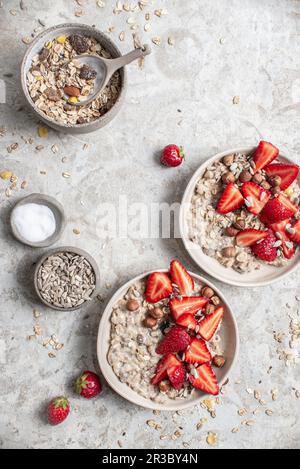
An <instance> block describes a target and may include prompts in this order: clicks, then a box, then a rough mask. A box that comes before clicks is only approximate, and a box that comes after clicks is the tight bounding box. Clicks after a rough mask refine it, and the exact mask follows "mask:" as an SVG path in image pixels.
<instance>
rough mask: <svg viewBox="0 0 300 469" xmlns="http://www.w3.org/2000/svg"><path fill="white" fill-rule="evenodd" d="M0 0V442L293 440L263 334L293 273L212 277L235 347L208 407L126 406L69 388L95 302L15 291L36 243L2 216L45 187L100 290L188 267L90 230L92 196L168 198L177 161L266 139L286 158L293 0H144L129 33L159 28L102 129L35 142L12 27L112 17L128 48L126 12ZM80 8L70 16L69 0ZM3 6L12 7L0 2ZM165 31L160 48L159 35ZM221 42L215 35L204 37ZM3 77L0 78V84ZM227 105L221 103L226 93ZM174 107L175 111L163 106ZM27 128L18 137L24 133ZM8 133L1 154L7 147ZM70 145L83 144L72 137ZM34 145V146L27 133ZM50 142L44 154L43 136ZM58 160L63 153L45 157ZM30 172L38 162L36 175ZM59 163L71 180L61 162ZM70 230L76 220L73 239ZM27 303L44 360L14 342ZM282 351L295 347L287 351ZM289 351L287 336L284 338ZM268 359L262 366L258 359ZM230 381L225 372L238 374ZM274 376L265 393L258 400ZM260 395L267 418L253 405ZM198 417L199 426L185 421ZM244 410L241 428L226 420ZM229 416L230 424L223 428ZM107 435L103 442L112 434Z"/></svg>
mask: <svg viewBox="0 0 300 469" xmlns="http://www.w3.org/2000/svg"><path fill="white" fill-rule="evenodd" d="M0 3H2V4H3V5H2V8H1V9H0V35H1V52H0V54H1V55H0V59H1V60H0V78H1V79H4V81H5V83H6V88H7V104H0V127H1V126H5V127H6V129H7V132H6V134H5V136H4V137H2V138H1V139H0V144H1V146H0V155H1V169H9V170H12V171H14V173H15V174H16V175H17V176H19V178H20V181H22V180H23V179H26V180H27V181H28V183H29V185H28V188H27V189H26V190H24V191H22V190H21V189H20V190H19V191H17V192H16V191H15V192H14V193H13V195H12V196H11V197H10V198H7V197H6V196H5V194H4V192H5V188H6V187H7V183H5V182H4V181H0V192H1V195H0V213H1V220H0V235H1V237H0V243H1V244H0V246H1V248H0V258H1V269H0V285H1V286H0V288H1V294H0V312H1V316H0V321H1V335H0V372H1V385H0V393H1V404H0V405H1V422H0V445H1V446H2V447H3V448H21V447H27V448H56V447H57V448H66V447H68V448H114V447H119V445H120V444H121V445H122V446H123V447H124V448H134V447H136V448H138V447H139V448H167V447H172V448H182V447H183V444H184V443H187V444H189V445H190V447H192V448H207V447H208V445H207V443H206V436H207V432H208V431H212V432H215V433H216V434H217V435H218V444H217V447H220V448H248V447H250V448H255V447H262V448H275V447H280V448H293V447H294V448H295V447H298V448H299V446H300V425H299V407H300V406H299V403H300V400H299V399H298V400H297V399H296V397H295V390H293V388H297V386H298V388H299V386H300V385H299V377H300V369H299V364H298V365H293V366H290V367H286V366H285V364H284V362H283V361H280V360H279V359H278V353H277V349H278V348H288V345H287V341H288V337H286V339H285V343H284V344H282V345H280V344H278V343H276V342H275V341H274V338H273V331H277V332H278V331H284V332H285V333H288V329H289V315H290V314H296V311H297V308H299V307H300V305H299V303H298V304H297V301H296V299H295V296H296V295H297V294H298V295H299V294H300V286H299V271H298V272H295V273H294V274H293V275H291V276H290V277H288V278H287V279H286V280H284V281H283V282H279V283H277V284H274V285H273V286H270V287H267V288H263V289H258V288H257V289H252V290H245V289H239V288H233V287H229V286H225V285H219V286H221V287H222V289H223V291H224V293H225V294H227V295H228V299H229V300H230V301H231V303H232V305H233V307H234V310H235V313H236V317H237V320H238V324H239V328H240V337H241V352H240V358H239V362H238V366H237V368H236V370H235V372H234V373H233V375H232V376H231V377H230V382H229V384H228V386H227V388H226V394H225V395H224V396H222V398H221V400H222V404H221V405H220V406H217V416H216V418H215V419H211V418H210V416H209V414H208V413H207V412H206V410H204V409H202V408H200V407H199V408H194V409H191V410H190V411H186V412H185V413H184V414H183V415H172V414H168V413H165V414H161V415H159V416H153V415H152V413H151V412H150V411H147V410H143V409H140V408H137V407H135V406H133V405H131V404H129V403H127V402H126V401H125V400H124V399H122V398H120V397H119V396H117V395H116V394H115V393H114V392H113V391H112V390H111V389H110V388H108V387H107V386H105V390H104V392H103V394H102V396H101V397H100V398H98V399H96V400H94V401H93V402H88V401H84V400H81V399H78V398H77V397H76V396H74V395H73V393H72V390H71V387H70V383H71V382H72V379H73V378H74V376H76V374H78V373H79V372H80V371H81V370H82V369H83V368H94V367H95V368H96V369H97V360H96V348H95V343H96V335H97V328H98V323H99V319H100V317H101V310H102V309H103V305H101V304H99V303H97V302H95V303H93V304H92V305H90V306H89V308H88V309H86V310H82V311H80V312H75V313H70V314H68V313H66V314H62V313H55V312H52V311H49V310H46V309H45V308H43V307H41V306H40V305H39V304H38V303H37V302H36V299H35V297H34V295H33V294H32V292H31V282H30V277H29V276H28V269H29V268H30V266H31V265H32V263H33V262H34V260H35V259H36V258H37V256H38V254H39V253H38V252H37V251H35V250H33V249H30V248H26V247H24V246H22V245H20V244H18V243H16V242H15V241H14V240H13V239H12V237H11V235H10V234H9V231H8V227H7V215H8V213H9V210H10V208H11V207H12V205H13V204H14V202H15V201H16V200H18V198H19V197H21V195H25V194H28V193H30V192H44V193H47V194H50V195H53V196H55V197H57V198H58V200H60V201H61V202H62V203H63V204H64V205H65V208H66V211H67V215H68V226H67V229H66V231H65V233H64V235H63V238H62V240H61V242H60V243H61V244H73V245H76V246H81V247H83V248H87V249H88V250H89V251H90V252H91V253H92V254H93V255H94V256H95V257H96V259H97V261H98V263H99V266H100V269H101V276H102V286H101V293H102V295H103V296H104V298H105V300H106V299H108V298H109V297H110V295H111V294H112V293H113V291H114V290H115V289H116V287H117V286H119V285H121V284H122V283H123V282H124V281H126V280H127V279H129V278H130V277H132V276H134V275H136V274H139V273H140V272H141V271H146V270H149V269H154V268H157V267H165V266H167V265H168V262H169V260H170V258H172V257H174V256H178V257H179V258H180V259H181V260H182V261H184V262H185V264H186V265H187V266H188V267H190V268H191V269H194V270H195V271H197V268H196V267H195V266H194V265H192V264H191V262H190V260H189V258H188V256H187V254H186V253H185V252H184V250H183V248H182V245H181V243H180V242H179V241H178V240H175V239H170V240H151V239H149V240H148V239H146V240H145V239H112V240H107V241H106V242H104V240H101V239H98V237H97V235H96V230H95V224H96V220H97V215H98V210H99V204H100V202H102V201H111V202H113V203H117V201H118V197H119V195H121V194H126V195H127V196H128V199H129V202H135V201H144V202H145V203H147V204H150V202H163V201H166V202H173V201H180V199H181V196H182V193H183V190H184V188H185V186H186V184H187V182H188V180H189V178H190V177H191V175H192V174H193V171H194V170H195V169H196V168H197V167H198V166H199V165H200V163H201V162H202V161H204V160H205V159H206V158H208V157H209V156H211V155H213V154H214V153H216V152H219V151H223V150H225V149H227V148H232V147H234V146H239V145H248V144H253V143H255V142H257V141H258V140H259V139H260V138H261V137H264V138H266V139H270V140H272V141H273V142H274V143H275V144H277V145H278V146H279V147H280V148H281V149H282V150H284V151H286V152H287V153H288V154H290V156H291V157H293V158H294V159H295V161H297V162H298V163H300V157H299V152H300V137H299V126H300V114H299V109H300V69H299V53H300V46H299V44H300V41H299V34H300V2H299V1H296V0H281V1H279V0H263V1H261V0H230V1H229V0H217V1H214V2H212V1H211V0H187V1H185V2H183V1H180V0H165V1H163V0H161V1H159V0H157V1H153V2H152V4H153V6H151V7H149V9H147V10H146V11H148V10H149V11H152V10H153V9H154V8H155V7H156V8H159V7H165V8H167V9H168V11H169V14H168V16H167V17H163V18H155V19H153V21H152V22H151V23H152V31H151V33H142V37H143V39H145V40H146V38H147V37H148V38H151V37H152V36H157V35H159V36H161V37H162V45H161V46H160V47H157V46H154V45H153V54H152V56H151V57H150V58H149V59H148V60H147V62H146V66H145V68H144V70H143V71H141V70H139V69H138V67H137V66H136V65H132V66H131V67H130V68H128V75H129V84H130V85H129V89H128V95H127V100H126V105H125V106H124V108H123V110H122V111H121V113H120V114H119V116H118V118H117V119H116V120H115V121H114V122H113V123H112V124H111V125H110V126H108V127H106V128H105V129H103V130H102V131H99V132H97V133H95V134H92V135H86V136H80V137H72V136H68V135H62V134H59V133H56V132H54V131H50V132H49V137H48V139H47V140H43V141H42V140H41V139H40V138H39V137H38V135H37V126H38V122H37V121H36V120H35V118H34V117H33V116H32V115H31V114H30V113H29V111H27V109H26V108H22V105H23V101H22V98H21V95H20V92H19V65H20V62H21V59H22V56H23V54H24V51H25V49H26V46H25V45H24V44H23V43H22V41H21V39H22V38H23V37H25V36H30V35H31V33H32V32H33V30H34V28H36V27H38V21H37V20H38V18H40V19H42V20H43V21H45V24H46V26H52V25H55V24H59V23H63V22H66V21H78V22H85V23H87V24H90V25H91V24H95V25H96V26H97V27H98V28H99V29H102V30H107V28H108V27H109V26H112V25H114V26H116V32H115V33H113V34H111V36H112V37H113V38H115V40H116V41H117V42H118V43H119V41H118V34H119V32H120V31H121V30H126V31H127V35H126V40H125V41H124V42H123V43H119V45H120V47H121V49H122V50H123V51H124V52H126V51H128V50H130V48H131V47H132V39H131V36H130V31H129V26H128V25H126V18H127V17H128V16H137V17H138V18H140V24H142V25H143V23H144V22H143V13H139V14H138V15H132V14H130V15H128V14H125V13H124V14H121V15H119V16H117V17H116V16H114V15H113V14H112V9H113V6H114V4H115V2H114V1H112V0H106V6H105V8H98V7H96V1H95V0H83V1H82V4H83V6H82V7H79V6H78V5H77V4H76V2H75V1H73V0H54V1H52V2H49V1H48V0H24V2H23V3H24V4H25V6H26V7H27V9H26V10H23V11H21V10H20V8H19V1H18V0H4V1H2V2H0ZM80 9H82V10H83V13H84V14H83V16H82V17H75V15H74V12H75V10H80ZM9 10H13V13H14V10H15V12H16V14H15V15H13V14H12V13H11V12H10V11H9ZM170 35H172V36H174V37H175V39H176V45H175V46H174V47H170V46H169V45H168V44H167V38H168V36H170ZM220 39H221V41H220ZM2 84H3V83H2ZM234 96H240V104H239V105H233V102H232V100H233V97H234ZM178 109H180V110H181V111H182V112H180V113H179V112H178ZM22 136H23V138H24V139H25V140H26V139H29V138H32V139H34V142H33V143H32V144H30V143H25V141H24V139H22ZM172 141H175V142H178V143H182V144H184V146H185V148H186V151H187V160H186V162H185V163H184V165H183V166H182V167H181V168H179V169H175V170H168V169H163V168H161V167H160V166H159V165H158V164H157V158H156V154H157V151H158V150H160V148H161V147H162V146H164V145H165V144H166V143H169V142H172ZM14 142H18V143H19V149H18V150H16V151H15V152H13V153H11V154H9V153H8V152H7V150H6V148H7V146H8V145H10V144H12V143H14ZM84 143H88V144H89V148H88V149H87V150H83V149H82V148H83V145H84ZM39 144H43V145H44V146H45V148H44V150H42V151H40V152H37V151H36V150H35V147H36V145H39ZM54 144H57V145H58V147H59V152H58V153H57V154H53V152H52V151H51V146H52V145H54ZM63 156H66V157H68V161H67V162H66V163H62V162H61V158H62V157H63ZM40 171H46V172H47V174H46V175H43V174H40ZM63 171H69V172H70V173H71V178H69V179H64V178H62V176H61V174H62V172H63ZM73 228H79V229H80V230H81V234H80V236H78V235H77V236H76V235H74V234H73ZM33 308H38V309H39V310H40V311H41V313H42V316H41V318H40V320H39V322H40V325H41V327H42V329H43V334H44V336H49V335H51V334H53V333H55V334H56V335H57V336H58V338H59V339H60V340H61V341H62V342H64V344H65V347H64V349H63V350H62V351H60V352H59V353H58V354H57V358H55V359H50V358H49V357H48V350H46V349H45V348H43V347H42V345H41V344H40V343H39V342H41V341H40V340H33V341H28V340H27V336H28V335H30V334H32V333H33V332H32V329H33V326H34V325H35V324H36V320H34V318H33V314H32V310H33ZM294 352H295V350H294ZM297 352H298V353H299V342H298V351H297V350H296V352H295V353H297ZM270 366H272V370H271V373H270V374H267V370H268V369H269V367H270ZM238 383H239V384H238ZM247 388H251V389H259V390H260V391H261V392H262V394H263V398H264V399H265V400H266V401H267V405H266V406H265V407H264V406H260V405H259V404H257V403H256V401H255V400H254V398H253V396H252V395H250V394H248V393H247V391H246V389H247ZM275 388H277V389H278V391H279V398H278V400H277V401H276V402H272V401H271V396H270V391H271V389H275ZM61 393H68V394H69V395H70V397H71V400H72V408H73V412H72V413H71V416H70V418H69V419H68V420H67V421H66V422H65V424H64V425H62V426H60V427H57V428H51V427H50V426H48V425H46V424H45V422H44V413H43V410H44V405H45V403H46V402H47V401H48V400H49V399H50V398H51V397H53V396H54V395H57V394H61ZM257 406H258V407H260V409H261V412H260V414H258V415H255V416H251V415H250V414H249V415H248V416H247V417H239V416H238V415H237V410H238V409H239V408H241V407H247V408H249V409H250V410H252V411H253V410H254V409H255V408H256V407H257ZM266 408H271V409H272V410H273V411H274V414H273V416H272V417H268V416H267V415H266V414H265V413H264V411H265V409H266ZM205 416H207V417H208V422H207V423H206V424H205V425H204V426H203V428H202V429H201V430H198V431H197V430H196V423H197V422H198V421H199V419H200V418H202V417H205ZM149 418H154V419H155V420H156V421H157V422H159V423H161V424H162V426H163V432H162V433H167V434H172V432H174V431H175V430H176V429H177V428H178V426H181V427H183V432H184V435H183V436H182V437H181V438H179V439H177V440H176V441H174V440H170V439H169V440H160V438H159V437H160V434H161V432H158V431H156V430H153V429H151V428H149V427H148V426H147V425H146V423H145V422H146V420H147V419H149ZM245 419H253V420H254V421H255V423H254V425H253V426H251V427H250V426H245V425H240V423H241V421H243V420H245ZM236 426H240V431H239V433H237V434H233V433H231V430H232V428H233V427H236ZM118 441H119V443H118Z"/></svg>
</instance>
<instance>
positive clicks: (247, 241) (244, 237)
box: [235, 228, 268, 247]
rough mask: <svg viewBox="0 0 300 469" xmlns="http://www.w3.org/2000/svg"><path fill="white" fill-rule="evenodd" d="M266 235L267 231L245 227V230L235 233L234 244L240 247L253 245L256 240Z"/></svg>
mask: <svg viewBox="0 0 300 469" xmlns="http://www.w3.org/2000/svg"><path fill="white" fill-rule="evenodd" d="M267 237H268V232H267V231H261V230H254V229H253V228H247V229H246V230H243V231H240V232H239V233H238V234H237V235H236V238H235V240H236V244H237V245H238V246H241V247H248V246H253V244H256V243H257V241H260V240H261V239H265V238H267Z"/></svg>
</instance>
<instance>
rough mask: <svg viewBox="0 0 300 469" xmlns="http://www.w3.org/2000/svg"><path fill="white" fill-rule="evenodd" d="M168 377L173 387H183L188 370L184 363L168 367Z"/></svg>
mask: <svg viewBox="0 0 300 469" xmlns="http://www.w3.org/2000/svg"><path fill="white" fill-rule="evenodd" d="M167 374H168V378H169V380H170V383H171V384H172V386H173V388H175V389H181V388H182V386H183V383H184V381H185V375H186V370H185V367H184V365H183V364H182V363H180V365H178V366H174V367H171V368H168V371H167Z"/></svg>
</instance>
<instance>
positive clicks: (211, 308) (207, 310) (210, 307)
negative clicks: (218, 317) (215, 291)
mask: <svg viewBox="0 0 300 469" xmlns="http://www.w3.org/2000/svg"><path fill="white" fill-rule="evenodd" d="M215 309H216V308H215V306H214V305H212V304H208V305H206V308H205V311H204V312H205V314H206V316H208V315H209V314H213V313H214V312H215Z"/></svg>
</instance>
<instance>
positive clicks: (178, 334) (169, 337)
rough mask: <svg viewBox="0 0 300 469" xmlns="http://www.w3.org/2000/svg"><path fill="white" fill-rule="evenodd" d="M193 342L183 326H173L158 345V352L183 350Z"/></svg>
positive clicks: (163, 353)
mask: <svg viewBox="0 0 300 469" xmlns="http://www.w3.org/2000/svg"><path fill="white" fill-rule="evenodd" d="M190 343H191V337H190V335H189V334H188V333H187V332H186V330H185V329H184V328H183V327H180V326H173V327H172V328H171V329H170V330H169V332H168V333H167V334H166V335H165V337H164V338H163V339H162V340H161V342H160V343H159V344H158V346H157V347H156V353H158V354H159V355H165V354H166V353H172V352H173V353H176V352H181V351H183V350H185V349H186V348H187V346H188V345H189V344H190Z"/></svg>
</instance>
